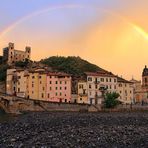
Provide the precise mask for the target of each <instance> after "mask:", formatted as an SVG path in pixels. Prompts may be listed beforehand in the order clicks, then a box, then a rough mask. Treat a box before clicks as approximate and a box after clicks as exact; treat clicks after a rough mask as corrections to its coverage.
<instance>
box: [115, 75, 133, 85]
mask: <svg viewBox="0 0 148 148" xmlns="http://www.w3.org/2000/svg"><path fill="white" fill-rule="evenodd" d="M117 81H118V82H120V83H130V84H133V83H132V82H130V81H128V80H125V79H123V78H121V77H118V76H117Z"/></svg>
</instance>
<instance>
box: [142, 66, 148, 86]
mask: <svg viewBox="0 0 148 148" xmlns="http://www.w3.org/2000/svg"><path fill="white" fill-rule="evenodd" d="M142 87H143V88H147V89H148V68H147V66H145V68H144V69H143V73H142Z"/></svg>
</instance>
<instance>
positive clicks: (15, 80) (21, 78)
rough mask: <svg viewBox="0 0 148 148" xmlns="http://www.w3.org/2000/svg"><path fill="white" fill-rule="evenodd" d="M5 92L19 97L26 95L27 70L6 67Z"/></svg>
mask: <svg viewBox="0 0 148 148" xmlns="http://www.w3.org/2000/svg"><path fill="white" fill-rule="evenodd" d="M6 93H7V94H9V95H16V96H19V97H27V96H28V71H26V70H23V69H8V70H7V79H6Z"/></svg>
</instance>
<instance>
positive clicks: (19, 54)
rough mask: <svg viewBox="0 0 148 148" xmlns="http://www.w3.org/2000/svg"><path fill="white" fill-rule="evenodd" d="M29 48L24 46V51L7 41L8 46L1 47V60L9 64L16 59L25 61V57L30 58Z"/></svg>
mask: <svg viewBox="0 0 148 148" xmlns="http://www.w3.org/2000/svg"><path fill="white" fill-rule="evenodd" d="M30 56H31V48H30V47H26V48H25V51H21V50H16V49H15V47H14V43H9V44H8V47H6V48H4V49H3V58H2V60H3V62H5V63H8V64H9V65H11V64H13V63H15V62H17V61H25V60H26V59H28V60H30Z"/></svg>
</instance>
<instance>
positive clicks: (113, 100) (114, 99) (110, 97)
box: [104, 92, 120, 108]
mask: <svg viewBox="0 0 148 148" xmlns="http://www.w3.org/2000/svg"><path fill="white" fill-rule="evenodd" d="M118 97H119V94H118V93H116V92H113V93H107V94H106V95H105V98H104V105H105V107H106V108H114V107H116V106H117V105H118V104H120V101H119V100H118Z"/></svg>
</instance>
